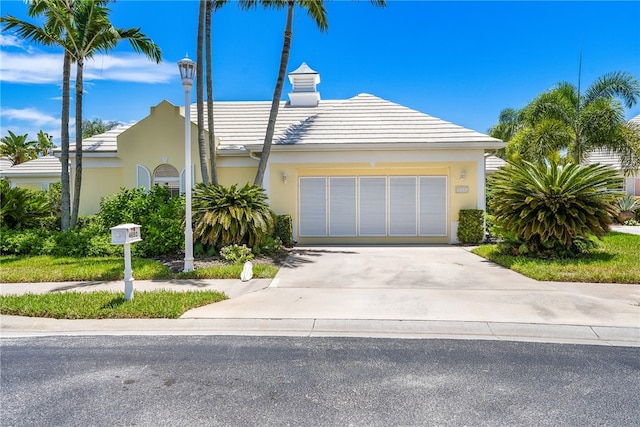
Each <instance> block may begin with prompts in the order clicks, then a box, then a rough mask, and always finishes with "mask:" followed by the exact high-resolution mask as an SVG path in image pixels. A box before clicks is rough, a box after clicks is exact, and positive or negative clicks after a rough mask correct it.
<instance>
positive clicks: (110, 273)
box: [0, 255, 278, 283]
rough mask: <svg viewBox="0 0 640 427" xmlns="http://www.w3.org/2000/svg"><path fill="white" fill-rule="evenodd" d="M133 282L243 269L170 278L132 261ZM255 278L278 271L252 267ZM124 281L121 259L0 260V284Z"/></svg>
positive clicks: (222, 275)
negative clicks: (134, 279)
mask: <svg viewBox="0 0 640 427" xmlns="http://www.w3.org/2000/svg"><path fill="white" fill-rule="evenodd" d="M131 268H132V270H133V277H135V278H136V280H154V279H156V280H157V279H239V278H240V273H241V272H242V268H243V266H242V265H241V264H238V265H219V266H213V267H207V268H202V269H198V270H196V271H194V272H191V273H177V274H173V273H172V272H171V270H170V269H169V267H167V266H166V265H164V264H162V263H160V262H159V261H156V260H152V259H144V258H134V259H132V261H131ZM253 272H254V276H253V277H254V278H256V279H270V278H273V277H275V275H276V273H277V272H278V267H275V266H273V265H269V264H254V267H253ZM123 278H124V259H123V258H118V257H104V258H70V257H53V256H49V255H41V256H16V255H4V256H0V283H38V282H67V281H99V282H102V281H114V280H122V279H123Z"/></svg>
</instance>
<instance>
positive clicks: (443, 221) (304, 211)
mask: <svg viewBox="0 0 640 427" xmlns="http://www.w3.org/2000/svg"><path fill="white" fill-rule="evenodd" d="M298 188H299V192H300V194H299V201H300V206H299V213H300V218H299V223H300V226H299V227H300V229H299V235H300V237H358V236H362V237H381V236H399V237H402V236H406V237H412V236H446V235H447V218H448V215H447V204H448V202H447V177H446V176H362V177H342V176H341V177H301V178H300V179H299V187H298Z"/></svg>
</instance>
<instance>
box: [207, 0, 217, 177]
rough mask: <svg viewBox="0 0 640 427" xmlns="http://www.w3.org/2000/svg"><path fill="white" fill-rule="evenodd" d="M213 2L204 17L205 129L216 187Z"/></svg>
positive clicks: (209, 4)
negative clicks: (212, 59)
mask: <svg viewBox="0 0 640 427" xmlns="http://www.w3.org/2000/svg"><path fill="white" fill-rule="evenodd" d="M212 11H213V1H212V0H207V8H206V17H205V24H204V32H205V48H206V57H207V58H206V61H205V62H206V66H207V72H206V75H207V127H208V129H209V169H210V171H211V184H213V185H216V186H217V185H218V169H217V167H218V165H217V154H218V153H217V148H216V134H215V132H214V128H213V74H212V71H211V68H212V67H211V12H212Z"/></svg>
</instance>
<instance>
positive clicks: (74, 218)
mask: <svg viewBox="0 0 640 427" xmlns="http://www.w3.org/2000/svg"><path fill="white" fill-rule="evenodd" d="M83 69H84V60H83V59H82V58H78V59H77V62H76V174H75V179H74V182H73V184H74V185H73V207H72V209H71V223H70V227H71V228H75V226H76V224H77V223H78V211H79V210H80V188H81V187H82V89H83V81H82V77H83V76H82V74H83Z"/></svg>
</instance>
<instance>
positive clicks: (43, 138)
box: [36, 130, 56, 156]
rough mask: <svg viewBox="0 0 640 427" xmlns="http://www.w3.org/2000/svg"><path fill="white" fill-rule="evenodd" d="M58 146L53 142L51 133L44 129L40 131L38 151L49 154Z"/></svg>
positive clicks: (41, 153) (43, 154)
mask: <svg viewBox="0 0 640 427" xmlns="http://www.w3.org/2000/svg"><path fill="white" fill-rule="evenodd" d="M54 148H56V146H55V144H54V143H53V136H51V135H49V134H48V133H46V132H45V131H43V130H40V132H38V140H37V141H36V151H37V152H38V154H39V155H41V156H48V155H50V154H51V153H52V150H53V149H54Z"/></svg>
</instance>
